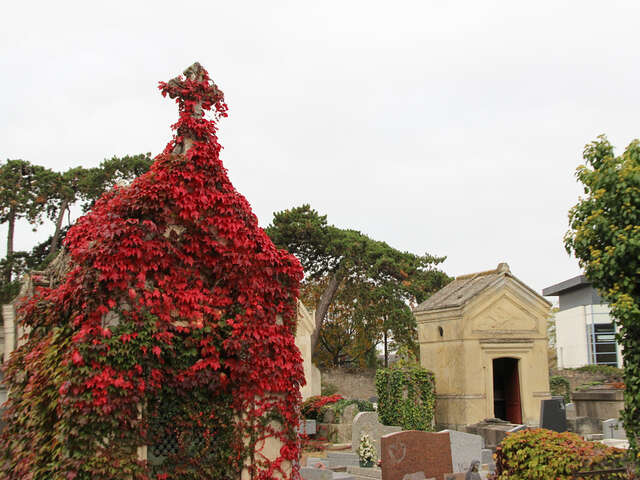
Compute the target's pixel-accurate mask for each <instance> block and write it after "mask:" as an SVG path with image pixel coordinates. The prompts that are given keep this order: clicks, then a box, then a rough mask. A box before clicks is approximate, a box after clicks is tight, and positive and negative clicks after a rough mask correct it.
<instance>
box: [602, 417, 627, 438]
mask: <svg viewBox="0 0 640 480" xmlns="http://www.w3.org/2000/svg"><path fill="white" fill-rule="evenodd" d="M602 433H603V434H604V438H617V439H619V440H626V439H627V434H626V433H625V431H624V428H622V422H621V421H620V420H618V419H617V418H610V419H609V420H603V421H602Z"/></svg>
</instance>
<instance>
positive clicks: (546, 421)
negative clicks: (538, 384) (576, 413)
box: [540, 397, 567, 432]
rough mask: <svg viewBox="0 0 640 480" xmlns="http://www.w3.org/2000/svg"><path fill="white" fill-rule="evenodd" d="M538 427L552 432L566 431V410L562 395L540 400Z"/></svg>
mask: <svg viewBox="0 0 640 480" xmlns="http://www.w3.org/2000/svg"><path fill="white" fill-rule="evenodd" d="M540 427H541V428H546V429H548V430H553V431H554V432H566V431H567V411H566V410H565V409H564V401H563V399H562V397H554V398H552V399H550V400H541V401H540Z"/></svg>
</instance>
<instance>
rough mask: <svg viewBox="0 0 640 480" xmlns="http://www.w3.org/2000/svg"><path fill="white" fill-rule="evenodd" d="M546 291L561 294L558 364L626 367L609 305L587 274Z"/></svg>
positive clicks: (545, 292)
mask: <svg viewBox="0 0 640 480" xmlns="http://www.w3.org/2000/svg"><path fill="white" fill-rule="evenodd" d="M542 294H543V295H544V296H557V297H558V303H559V309H558V312H557V313H556V315H555V320H556V352H557V355H558V368H576V367H582V366H584V365H611V366H614V367H620V368H621V367H622V350H621V349H620V345H619V344H618V342H617V341H616V337H615V335H616V330H617V329H616V326H615V322H614V320H613V318H612V317H611V315H610V313H609V307H608V306H607V304H605V303H603V301H602V298H601V297H600V295H598V292H597V291H596V290H595V289H594V288H593V286H592V285H591V282H589V280H588V279H587V278H586V277H585V276H584V275H579V276H577V277H574V278H570V279H569V280H566V281H564V282H560V283H558V284H556V285H552V286H550V287H547V288H545V289H543V290H542Z"/></svg>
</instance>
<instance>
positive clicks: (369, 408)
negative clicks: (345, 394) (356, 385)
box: [352, 400, 376, 412]
mask: <svg viewBox="0 0 640 480" xmlns="http://www.w3.org/2000/svg"><path fill="white" fill-rule="evenodd" d="M352 402H354V403H356V404H357V405H358V411H359V412H375V411H376V409H375V407H374V406H373V403H371V402H370V401H369V400H352Z"/></svg>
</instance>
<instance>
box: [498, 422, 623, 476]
mask: <svg viewBox="0 0 640 480" xmlns="http://www.w3.org/2000/svg"><path fill="white" fill-rule="evenodd" d="M625 458H626V454H625V452H624V450H620V449H617V448H612V447H607V446H605V445H603V444H602V443H598V442H587V441H585V440H583V439H582V438H581V437H579V436H578V435H576V434H575V433H569V432H564V433H556V432H552V431H551V430H545V429H542V428H536V429H530V430H522V431H520V432H517V433H512V434H509V435H507V437H506V438H505V439H504V440H503V441H502V443H500V445H498V447H497V448H496V473H495V475H494V476H493V477H492V478H493V479H494V480H507V479H509V480H511V479H530V480H547V479H570V478H572V474H574V473H576V472H586V471H592V470H605V469H612V468H617V467H623V466H624V460H625ZM585 478H592V479H600V478H607V479H621V480H622V479H625V478H627V476H626V474H624V473H609V474H605V476H602V477H601V476H598V475H596V476H589V477H585Z"/></svg>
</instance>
